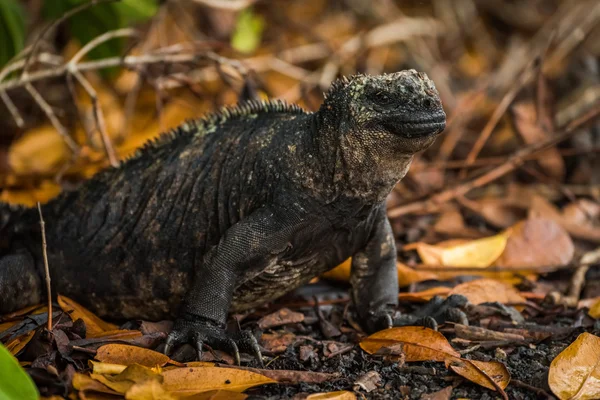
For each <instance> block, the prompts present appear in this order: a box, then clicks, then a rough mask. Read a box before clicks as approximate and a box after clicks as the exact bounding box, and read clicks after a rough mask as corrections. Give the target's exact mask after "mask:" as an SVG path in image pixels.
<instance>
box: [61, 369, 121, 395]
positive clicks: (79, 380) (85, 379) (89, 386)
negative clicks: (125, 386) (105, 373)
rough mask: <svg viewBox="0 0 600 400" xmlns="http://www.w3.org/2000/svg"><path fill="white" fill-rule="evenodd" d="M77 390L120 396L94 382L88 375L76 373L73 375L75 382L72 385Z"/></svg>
mask: <svg viewBox="0 0 600 400" xmlns="http://www.w3.org/2000/svg"><path fill="white" fill-rule="evenodd" d="M71 384H72V385H73V388H74V389H75V390H79V391H82V392H98V393H107V394H114V395H118V394H119V393H118V392H115V391H114V390H112V389H109V388H108V387H106V386H105V385H103V384H102V383H100V382H98V381H95V380H93V379H92V378H90V377H89V376H87V375H84V374H80V373H76V374H75V375H73V381H72V383H71Z"/></svg>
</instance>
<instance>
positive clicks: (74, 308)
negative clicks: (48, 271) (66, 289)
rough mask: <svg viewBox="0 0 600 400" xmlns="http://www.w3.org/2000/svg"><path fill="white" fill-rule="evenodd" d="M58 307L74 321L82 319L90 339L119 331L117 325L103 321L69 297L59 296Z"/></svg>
mask: <svg viewBox="0 0 600 400" xmlns="http://www.w3.org/2000/svg"><path fill="white" fill-rule="evenodd" d="M58 305H59V306H60V308H61V309H62V310H63V311H64V312H66V313H67V314H69V315H70V316H71V319H72V320H73V321H76V320H78V319H79V318H81V319H82V320H83V322H85V327H86V330H87V336H88V337H94V335H100V334H103V333H104V332H106V331H115V330H118V327H117V326H116V325H114V324H111V323H108V322H105V321H103V320H101V319H100V318H98V317H97V316H96V315H95V314H94V313H92V312H91V311H90V310H88V309H87V308H85V307H83V306H82V305H80V304H79V303H77V302H76V301H74V300H71V299H70V298H68V297H65V296H61V295H58Z"/></svg>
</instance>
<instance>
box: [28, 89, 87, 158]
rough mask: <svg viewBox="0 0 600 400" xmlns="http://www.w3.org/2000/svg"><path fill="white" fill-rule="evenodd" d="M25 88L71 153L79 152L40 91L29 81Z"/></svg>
mask: <svg viewBox="0 0 600 400" xmlns="http://www.w3.org/2000/svg"><path fill="white" fill-rule="evenodd" d="M25 89H27V91H28V92H29V94H30V95H31V97H33V99H34V100H35V102H36V103H38V105H39V106H40V108H41V109H42V111H44V113H45V114H46V116H47V117H48V119H49V120H50V122H51V123H52V126H54V128H55V129H56V130H57V131H58V133H59V134H60V135H61V136H62V138H63V140H64V141H65V143H66V144H67V146H69V148H70V149H71V151H72V152H73V154H77V153H78V152H79V147H78V146H77V143H75V141H74V140H73V139H72V138H71V136H69V132H67V128H65V127H64V125H63V124H62V123H61V122H60V121H59V120H58V117H57V116H56V114H54V111H53V110H52V107H50V104H48V103H47V102H46V100H44V98H43V97H42V95H41V94H40V92H38V91H37V89H36V88H34V87H33V85H32V84H31V83H26V84H25Z"/></svg>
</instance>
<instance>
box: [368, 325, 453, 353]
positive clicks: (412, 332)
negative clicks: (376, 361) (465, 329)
mask: <svg viewBox="0 0 600 400" xmlns="http://www.w3.org/2000/svg"><path fill="white" fill-rule="evenodd" d="M397 344H401V345H402V348H403V351H404V353H405V355H406V361H407V362H411V361H445V360H447V359H448V358H460V354H459V353H458V352H457V351H456V350H454V349H453V348H452V346H451V345H450V343H449V342H448V340H447V339H446V338H445V337H444V335H442V334H441V333H439V332H437V331H434V330H432V329H429V328H424V327H421V326H402V327H398V328H390V329H385V330H383V331H379V332H377V333H374V334H372V335H371V336H368V337H366V338H364V339H363V340H362V341H361V342H360V347H361V348H362V349H363V350H364V351H366V352H367V353H369V354H374V353H376V352H377V351H378V350H380V349H381V348H383V347H388V346H392V345H397Z"/></svg>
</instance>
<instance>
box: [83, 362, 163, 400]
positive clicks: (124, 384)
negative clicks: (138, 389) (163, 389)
mask: <svg viewBox="0 0 600 400" xmlns="http://www.w3.org/2000/svg"><path fill="white" fill-rule="evenodd" d="M90 377H91V378H92V379H94V380H96V381H98V382H100V383H102V384H104V385H106V386H108V387H109V388H111V389H112V390H114V391H116V392H118V393H121V394H125V393H126V392H127V391H128V390H129V389H130V388H131V387H132V386H133V385H135V384H138V383H143V382H146V381H150V380H154V381H157V382H158V383H159V384H160V383H162V380H163V377H162V376H161V375H160V374H158V373H156V372H154V371H153V370H151V369H150V368H147V367H144V366H142V365H138V364H133V365H130V366H128V367H127V368H125V369H124V370H123V372H121V373H120V374H118V375H114V376H113V375H100V374H91V375H90Z"/></svg>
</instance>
